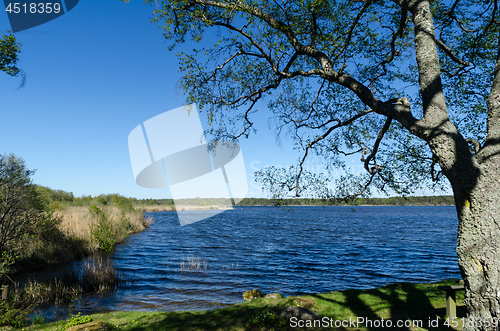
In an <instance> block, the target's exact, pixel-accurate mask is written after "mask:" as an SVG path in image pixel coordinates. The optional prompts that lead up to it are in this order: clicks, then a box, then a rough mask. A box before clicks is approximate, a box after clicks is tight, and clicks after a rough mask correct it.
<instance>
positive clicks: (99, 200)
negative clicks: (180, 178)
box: [39, 186, 455, 209]
mask: <svg viewBox="0 0 500 331" xmlns="http://www.w3.org/2000/svg"><path fill="white" fill-rule="evenodd" d="M39 190H40V191H41V192H43V194H44V195H45V196H46V198H47V200H48V201H49V202H50V204H51V207H52V208H53V209H58V207H59V208H60V205H63V206H64V205H70V206H85V205H89V206H90V205H92V204H97V205H117V206H119V207H123V206H126V205H128V206H130V205H133V206H135V207H140V206H173V205H174V200H173V199H136V198H127V197H124V196H121V195H119V194H101V195H98V196H94V197H92V196H90V195H88V196H81V197H74V196H73V193H71V192H65V191H62V190H52V189H49V188H47V187H42V186H39ZM221 201H222V199H200V198H193V199H181V200H177V201H176V203H177V204H181V205H193V206H210V205H220V204H221ZM454 204H455V202H454V200H453V196H452V195H441V196H422V197H412V196H409V197H389V198H357V199H352V200H349V201H348V202H346V201H343V200H341V199H326V200H325V199H300V198H298V199H282V200H276V199H266V198H245V199H243V200H242V201H241V202H240V203H238V205H239V206H276V205H279V206H282V205H283V206H291V205H295V206H318V205H319V206H342V205H348V206H361V205H370V206H388V205H393V206H452V205H454Z"/></svg>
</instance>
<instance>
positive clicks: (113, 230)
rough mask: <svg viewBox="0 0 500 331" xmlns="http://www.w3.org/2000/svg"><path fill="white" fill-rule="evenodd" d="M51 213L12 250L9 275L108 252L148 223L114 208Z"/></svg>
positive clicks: (135, 214)
mask: <svg viewBox="0 0 500 331" xmlns="http://www.w3.org/2000/svg"><path fill="white" fill-rule="evenodd" d="M52 213H53V215H52V217H50V218H47V221H46V222H45V223H43V224H39V226H38V229H36V231H35V232H34V233H30V234H28V235H26V236H24V237H23V238H20V240H19V241H18V243H17V245H16V246H15V247H12V252H13V254H15V256H16V258H15V264H13V265H12V266H11V268H10V272H11V273H12V272H17V271H22V270H24V269H33V268H39V267H41V266H44V265H50V264H57V263H63V262H68V261H71V260H74V259H77V258H81V257H84V256H87V255H89V254H93V253H96V252H98V251H99V250H106V251H109V250H112V249H113V248H114V246H116V245H117V244H118V243H120V242H122V241H123V240H124V239H125V238H126V237H127V236H128V235H129V234H130V233H133V232H140V231H142V230H144V229H145V228H146V227H147V225H148V224H149V223H150V222H151V219H144V214H143V212H142V211H140V210H135V209H134V208H126V209H124V208H120V207H118V206H100V207H96V206H90V207H89V206H67V207H65V208H58V209H57V210H55V211H53V212H52Z"/></svg>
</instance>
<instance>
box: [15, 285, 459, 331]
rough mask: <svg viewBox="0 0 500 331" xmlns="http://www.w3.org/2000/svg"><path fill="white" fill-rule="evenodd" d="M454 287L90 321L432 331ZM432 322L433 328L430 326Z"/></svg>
mask: <svg viewBox="0 0 500 331" xmlns="http://www.w3.org/2000/svg"><path fill="white" fill-rule="evenodd" d="M456 282H457V280H455V279H447V280H443V281H440V282H436V283H395V284H390V285H386V286H383V287H380V288H375V289H366V290H354V289H346V290H342V291H335V292H327V293H312V294H304V295H298V296H289V297H285V298H280V297H279V295H273V296H271V297H267V298H258V299H254V300H250V301H246V302H240V303H236V304H233V305H230V306H228V307H224V308H216V309H212V310H195V311H173V312H172V311H170V312H169V311H157V310H156V311H153V309H151V311H149V312H147V311H146V312H145V311H110V312H106V313H96V314H91V315H89V316H90V318H91V319H92V320H93V322H94V323H102V325H104V326H106V327H107V329H108V330H130V331H132V330H144V331H146V330H147V331H149V330H151V331H153V330H179V331H180V330H193V331H202V330H208V329H210V330H238V331H239V330H241V331H243V330H293V329H296V328H295V327H294V326H293V325H292V324H290V323H291V322H292V320H289V321H287V320H285V319H283V318H282V317H280V314H281V313H282V310H283V309H284V308H286V307H290V306H299V307H302V308H305V309H308V310H309V311H312V312H314V313H316V314H319V316H320V317H321V318H322V319H323V318H326V320H328V321H346V320H347V321H348V320H355V321H359V319H360V318H363V319H364V320H365V321H366V322H368V318H369V319H370V320H371V321H379V322H380V321H381V320H386V321H387V320H392V321H393V322H394V323H396V321H398V320H400V321H408V320H411V321H415V322H418V321H421V322H422V327H416V328H413V327H412V328H408V329H411V330H428V329H429V328H431V326H432V328H434V327H435V326H439V327H445V323H446V316H445V314H446V295H445V293H444V292H443V291H441V290H439V289H438V286H441V285H452V284H456ZM463 296H464V295H463V292H458V293H457V304H458V305H457V316H458V317H459V319H461V318H462V317H465V306H464V304H463ZM354 299H355V300H354ZM431 321H432V323H435V325H434V324H433V325H431V326H429V323H430V322H431ZM67 322H68V320H66V321H58V322H53V323H49V324H43V325H31V326H29V327H25V328H24V330H26V331H27V330H40V331H56V330H60V329H61V327H62V326H64V325H65V324H66V323H67ZM417 326H418V324H417ZM329 327H338V326H337V325H329ZM299 329H300V328H299ZM307 329H308V330H320V329H321V328H315V327H312V328H307ZM326 329H329V328H326ZM343 329H344V330H363V331H365V330H366V331H368V330H371V329H372V327H369V325H368V326H366V325H361V324H358V325H356V327H353V328H351V327H348V328H346V327H345V326H344V328H343ZM382 329H393V328H382ZM455 329H456V330H461V325H460V321H459V327H457V328H455ZM16 330H20V329H16ZM322 330H324V329H322Z"/></svg>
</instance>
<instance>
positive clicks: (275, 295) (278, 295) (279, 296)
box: [266, 293, 283, 299]
mask: <svg viewBox="0 0 500 331" xmlns="http://www.w3.org/2000/svg"><path fill="white" fill-rule="evenodd" d="M266 299H283V295H282V294H281V293H269V294H266Z"/></svg>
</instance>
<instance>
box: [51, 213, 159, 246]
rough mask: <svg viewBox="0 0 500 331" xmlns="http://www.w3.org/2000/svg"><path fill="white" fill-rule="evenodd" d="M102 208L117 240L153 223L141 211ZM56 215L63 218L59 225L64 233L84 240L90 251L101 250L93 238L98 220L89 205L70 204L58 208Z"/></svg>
mask: <svg viewBox="0 0 500 331" xmlns="http://www.w3.org/2000/svg"><path fill="white" fill-rule="evenodd" d="M100 210H102V213H103V214H104V215H105V220H106V222H107V223H108V224H109V225H110V227H111V228H112V231H113V235H114V237H115V238H116V241H117V242H121V241H123V240H124V239H125V238H126V237H127V236H128V234H129V233H132V232H140V231H142V230H144V229H145V228H146V227H147V226H148V225H149V223H151V218H148V219H144V215H143V213H142V212H141V211H136V210H133V209H130V210H122V209H120V208H118V207H116V206H107V207H100ZM56 215H57V216H60V217H61V218H62V219H63V221H62V222H61V224H60V226H59V229H60V230H61V232H62V233H63V234H65V235H66V236H68V237H70V238H75V239H78V240H82V241H84V242H85V243H86V249H87V250H88V251H90V252H96V251H98V250H99V243H98V242H97V241H95V240H92V239H93V236H92V228H93V227H94V226H95V225H96V223H97V221H98V220H97V219H96V217H95V216H94V215H92V213H90V212H89V208H88V207H86V206H81V207H79V206H69V207H67V208H66V209H62V210H58V211H57V212H56Z"/></svg>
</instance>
